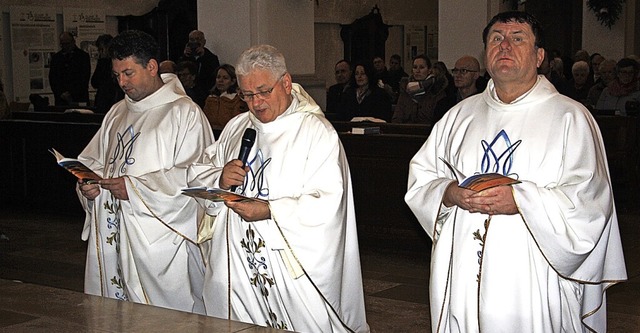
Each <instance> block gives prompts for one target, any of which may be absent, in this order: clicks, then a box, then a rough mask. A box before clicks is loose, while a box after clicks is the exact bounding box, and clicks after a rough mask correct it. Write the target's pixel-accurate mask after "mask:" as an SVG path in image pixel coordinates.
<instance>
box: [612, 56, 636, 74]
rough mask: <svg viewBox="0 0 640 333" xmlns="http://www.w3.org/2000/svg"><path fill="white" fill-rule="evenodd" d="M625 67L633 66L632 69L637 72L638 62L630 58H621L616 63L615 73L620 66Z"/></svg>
mask: <svg viewBox="0 0 640 333" xmlns="http://www.w3.org/2000/svg"><path fill="white" fill-rule="evenodd" d="M625 67H633V71H634V72H636V74H637V73H638V70H639V69H640V64H639V63H638V62H637V61H635V60H633V59H631V58H622V59H620V60H618V62H617V63H616V75H617V74H618V71H619V70H620V69H621V68H625Z"/></svg>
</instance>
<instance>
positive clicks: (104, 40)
mask: <svg viewBox="0 0 640 333" xmlns="http://www.w3.org/2000/svg"><path fill="white" fill-rule="evenodd" d="M112 40H113V36H111V35H109V34H104V35H100V36H98V38H97V39H96V46H98V47H99V46H100V45H105V46H109V43H111V41H112Z"/></svg>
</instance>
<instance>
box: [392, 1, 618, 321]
mask: <svg viewBox="0 0 640 333" xmlns="http://www.w3.org/2000/svg"><path fill="white" fill-rule="evenodd" d="M539 28H540V26H539V23H538V22H537V21H536V20H535V18H533V17H532V16H531V15H530V14H526V13H524V12H507V13H501V14H498V15H497V16H496V17H494V19H493V20H492V21H491V22H490V23H489V25H488V26H487V28H485V32H484V34H483V39H484V41H485V53H486V54H485V61H486V68H487V70H488V71H489V73H490V74H491V77H492V80H491V81H490V82H489V85H488V87H487V89H486V90H485V91H484V92H483V93H481V94H478V95H474V96H471V97H469V98H467V99H465V100H463V101H461V102H460V103H459V104H457V105H456V106H454V107H453V108H452V109H451V110H449V112H448V113H447V114H446V115H445V116H444V117H443V118H442V119H441V120H440V121H439V122H438V123H437V124H436V125H435V126H434V128H433V129H432V132H431V134H430V136H429V138H428V139H427V141H426V143H425V144H424V145H423V147H422V148H421V149H420V150H419V151H418V153H417V154H416V155H415V156H414V158H413V159H412V160H411V163H410V171H409V180H408V192H407V194H406V196H405V200H406V202H407V204H408V205H409V206H410V208H411V209H412V211H413V212H414V214H415V215H416V217H417V218H418V221H419V222H420V224H421V225H422V227H423V228H424V230H425V231H426V232H427V234H428V235H429V236H430V237H431V238H432V239H433V247H432V253H431V277H430V281H429V284H430V287H429V293H430V310H431V322H432V332H491V333H494V332H540V333H547V332H603V333H604V332H606V290H607V288H608V287H610V286H612V285H613V284H615V283H618V282H621V281H624V280H625V279H626V269H625V265H624V259H623V254H622V246H621V242H620V235H619V230H618V221H617V216H616V211H615V206H614V201H613V193H612V189H611V182H610V177H609V170H608V166H607V160H606V155H605V150H604V145H603V143H602V137H601V135H600V132H599V129H598V125H597V123H596V122H595V120H594V118H593V117H592V116H591V115H590V114H589V112H588V110H587V109H586V108H585V107H584V106H582V105H581V104H580V103H577V102H575V101H573V100H571V99H569V98H567V97H565V96H563V95H560V94H559V93H558V92H557V91H556V89H555V88H554V87H553V85H552V84H551V83H550V82H549V81H548V80H547V79H546V78H545V77H544V76H538V75H537V74H536V68H537V66H539V65H540V63H541V61H542V60H543V58H544V49H542V47H541V31H540V29H539ZM442 160H446V161H448V162H449V163H450V164H451V165H452V166H453V167H454V168H455V169H457V170H459V171H461V172H462V174H464V175H466V176H471V175H474V174H478V173H499V174H502V175H506V176H509V177H511V178H514V179H517V180H519V181H520V183H518V184H515V185H511V186H499V187H493V188H489V189H486V190H484V191H480V192H474V191H472V190H468V189H464V188H461V187H459V186H457V184H458V181H461V179H456V176H455V173H454V172H453V171H452V169H451V168H449V167H448V166H447V165H445V163H444V162H443V161H442Z"/></svg>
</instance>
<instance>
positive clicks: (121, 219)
mask: <svg viewBox="0 0 640 333" xmlns="http://www.w3.org/2000/svg"><path fill="white" fill-rule="evenodd" d="M163 79H164V81H165V84H164V85H163V86H162V87H161V88H160V89H159V90H157V91H156V92H154V93H153V94H151V95H149V96H148V97H146V98H144V99H143V100H141V101H137V102H136V101H133V100H131V99H129V98H128V97H125V99H124V100H122V101H121V102H119V103H117V104H116V105H114V106H113V107H112V109H111V110H110V111H109V112H108V113H107V114H106V116H105V118H104V121H103V123H102V126H101V127H100V129H99V131H98V132H97V133H96V135H95V136H94V137H93V139H92V140H91V142H90V143H89V145H87V147H86V148H85V149H84V151H83V152H82V153H81V154H80V156H79V157H78V159H79V160H81V161H82V162H84V163H85V164H86V165H87V166H88V167H89V168H91V169H92V170H94V171H95V172H96V173H97V174H99V175H101V176H102V177H103V178H115V177H121V176H125V177H126V179H125V180H126V181H125V183H126V187H127V193H128V196H129V200H118V199H115V198H114V197H113V196H112V195H111V193H110V192H109V191H107V190H102V192H101V194H100V195H99V196H98V197H97V198H96V199H95V200H94V201H88V200H86V199H85V198H84V197H83V196H82V195H80V193H79V194H78V195H79V197H80V200H81V202H82V203H83V206H84V207H85V210H86V212H87V215H86V220H85V226H84V231H83V235H82V237H83V239H85V240H88V251H87V263H86V271H85V292H86V293H88V294H93V295H100V296H105V297H110V298H117V299H121V300H127V301H133V302H137V303H144V304H152V305H157V306H162V307H167V308H173V309H177V310H182V311H196V312H201V313H202V312H204V308H203V305H202V301H201V288H202V281H203V274H204V262H203V258H202V255H201V253H200V251H199V249H198V246H197V245H196V243H195V239H196V228H197V222H198V221H199V219H200V218H201V216H202V215H203V211H202V209H200V207H199V205H198V203H197V202H196V201H195V200H193V199H192V198H190V197H187V196H184V195H182V194H181V191H180V190H181V189H182V188H184V187H186V186H187V170H188V167H189V166H190V165H191V164H192V163H194V162H196V161H198V160H199V158H200V156H201V155H202V153H203V151H204V149H205V147H207V146H208V145H210V144H211V143H213V142H214V141H215V140H214V137H213V133H212V131H211V128H210V126H209V123H208V121H207V119H206V118H205V116H204V114H203V113H202V111H201V110H200V109H199V108H198V106H197V105H196V104H195V103H193V102H192V101H191V100H190V98H189V97H187V96H186V94H185V93H184V91H183V88H182V85H180V83H179V81H178V80H177V77H176V76H175V75H167V74H165V75H163ZM190 273H191V274H190ZM198 303H199V305H198Z"/></svg>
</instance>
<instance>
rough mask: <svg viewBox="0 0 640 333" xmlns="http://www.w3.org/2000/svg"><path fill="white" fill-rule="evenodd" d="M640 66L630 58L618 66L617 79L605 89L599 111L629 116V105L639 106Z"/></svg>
mask: <svg viewBox="0 0 640 333" xmlns="http://www.w3.org/2000/svg"><path fill="white" fill-rule="evenodd" d="M639 70H640V64H638V62H637V61H635V60H633V59H630V58H623V59H620V61H618V63H617V64H616V70H615V73H616V78H615V79H614V80H613V81H611V83H609V85H608V86H607V87H606V88H604V90H603V91H602V94H600V98H599V99H598V104H596V109H597V110H616V111H619V112H620V115H622V116H626V115H627V109H626V106H627V103H629V102H631V103H629V104H633V105H637V104H638V102H640V91H639V90H638V71H639Z"/></svg>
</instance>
